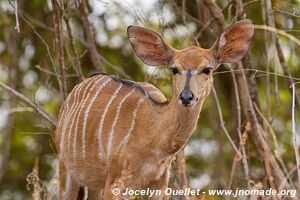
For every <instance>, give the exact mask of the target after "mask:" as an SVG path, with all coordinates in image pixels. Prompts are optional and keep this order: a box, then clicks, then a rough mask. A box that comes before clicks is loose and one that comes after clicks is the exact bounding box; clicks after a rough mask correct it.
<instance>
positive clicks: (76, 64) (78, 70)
mask: <svg viewBox="0 0 300 200" xmlns="http://www.w3.org/2000/svg"><path fill="white" fill-rule="evenodd" d="M64 21H65V24H66V27H67V31H68V35H69V38H70V46H71V52H72V56H73V58H72V61H73V62H74V68H75V71H76V73H77V75H78V77H79V78H80V80H81V81H83V80H84V79H85V78H84V76H83V73H82V70H81V65H80V59H79V55H78V52H77V50H76V48H75V41H74V37H73V34H72V29H71V26H70V21H69V16H66V15H64Z"/></svg>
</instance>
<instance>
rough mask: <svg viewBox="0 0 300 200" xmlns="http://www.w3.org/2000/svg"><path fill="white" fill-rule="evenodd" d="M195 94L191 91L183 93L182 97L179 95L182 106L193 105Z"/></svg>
mask: <svg viewBox="0 0 300 200" xmlns="http://www.w3.org/2000/svg"><path fill="white" fill-rule="evenodd" d="M193 97H194V95H193V93H192V92H189V91H183V92H182V93H181V94H180V95H179V98H180V100H181V102H182V104H184V105H188V104H190V103H191V101H192V100H193Z"/></svg>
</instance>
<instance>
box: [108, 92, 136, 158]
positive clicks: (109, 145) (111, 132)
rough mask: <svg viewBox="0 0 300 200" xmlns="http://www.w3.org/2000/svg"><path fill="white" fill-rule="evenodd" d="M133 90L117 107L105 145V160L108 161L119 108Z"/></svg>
mask: <svg viewBox="0 0 300 200" xmlns="http://www.w3.org/2000/svg"><path fill="white" fill-rule="evenodd" d="M134 91H135V90H134V89H132V90H131V91H130V92H129V93H128V94H127V95H126V96H125V97H124V98H123V99H122V100H121V102H120V104H119V105H118V107H117V114H116V116H115V119H114V122H113V124H112V126H111V131H110V134H109V139H108V144H107V160H108V159H109V156H110V149H111V145H112V140H113V138H114V133H115V126H116V125H117V122H118V119H119V115H120V111H121V108H122V106H123V103H124V102H125V100H126V99H127V98H128V97H129V96H130V95H131V94H132V93H133V92H134Z"/></svg>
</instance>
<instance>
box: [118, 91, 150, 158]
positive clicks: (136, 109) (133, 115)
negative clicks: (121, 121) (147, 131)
mask: <svg viewBox="0 0 300 200" xmlns="http://www.w3.org/2000/svg"><path fill="white" fill-rule="evenodd" d="M146 98H147V96H144V97H141V98H139V99H138V104H137V106H136V108H135V109H134V111H133V113H132V120H131V124H130V127H129V129H128V132H127V134H126V136H125V137H124V138H123V140H122V141H121V143H120V145H119V146H118V149H117V151H119V150H120V149H121V147H122V150H121V152H123V149H124V148H125V147H126V145H127V143H128V140H129V137H130V135H131V133H132V131H133V130H134V127H135V120H136V117H137V113H138V111H139V109H140V106H141V104H142V103H143V102H144V101H145V99H146ZM120 155H121V153H120Z"/></svg>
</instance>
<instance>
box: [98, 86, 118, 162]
mask: <svg viewBox="0 0 300 200" xmlns="http://www.w3.org/2000/svg"><path fill="white" fill-rule="evenodd" d="M122 85H123V84H122V83H121V84H120V85H119V87H118V88H117V90H116V91H115V92H114V94H113V95H112V96H111V98H110V100H109V102H108V103H107V105H106V107H105V109H104V111H103V114H102V117H101V121H100V125H99V129H98V147H99V152H98V156H99V159H101V158H102V154H101V151H102V148H103V146H102V138H101V137H102V129H103V123H104V120H105V117H106V114H107V111H108V109H109V107H110V105H111V103H112V102H113V100H114V99H115V98H116V97H117V94H118V93H119V91H120V89H121V88H122Z"/></svg>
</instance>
